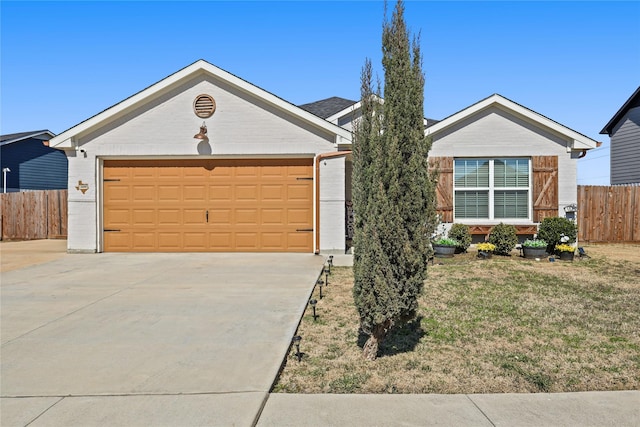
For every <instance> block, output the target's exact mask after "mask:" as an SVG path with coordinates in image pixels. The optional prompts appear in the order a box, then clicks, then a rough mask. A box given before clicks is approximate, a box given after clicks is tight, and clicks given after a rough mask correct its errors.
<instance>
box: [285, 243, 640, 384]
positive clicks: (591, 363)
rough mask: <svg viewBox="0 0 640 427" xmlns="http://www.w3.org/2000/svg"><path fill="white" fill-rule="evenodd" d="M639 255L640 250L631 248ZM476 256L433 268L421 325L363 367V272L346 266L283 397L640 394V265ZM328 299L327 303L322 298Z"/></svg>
mask: <svg viewBox="0 0 640 427" xmlns="http://www.w3.org/2000/svg"><path fill="white" fill-rule="evenodd" d="M631 249H632V250H636V251H637V250H639V249H640V248H638V247H633V248H631ZM473 255H474V254H462V255H457V256H456V257H455V258H453V259H446V260H437V262H438V263H439V264H440V265H435V266H433V267H431V266H429V274H428V280H427V281H426V282H425V287H424V292H423V295H422V297H421V299H420V309H419V312H418V316H417V318H416V319H415V320H414V321H412V322H410V323H409V324H407V325H405V326H404V327H403V328H401V329H397V330H394V331H393V332H392V333H391V334H390V335H389V336H388V337H387V339H386V340H385V341H384V342H383V343H382V345H381V349H380V357H379V358H378V359H377V360H376V361H374V362H368V361H365V360H363V358H362V357H361V351H362V348H361V347H362V345H363V343H364V341H365V340H366V336H363V335H362V334H360V333H359V329H358V326H359V325H358V316H357V313H356V310H355V308H354V306H353V298H352V294H351V289H352V286H353V275H352V270H351V269H349V268H335V269H334V270H333V274H332V276H331V278H330V283H331V284H330V286H328V287H325V289H324V290H323V292H324V293H325V297H324V298H323V299H322V300H320V299H319V301H318V305H317V312H318V315H319V318H318V320H317V321H314V320H313V318H312V316H311V315H310V310H311V309H310V308H309V309H308V310H307V313H306V314H305V316H304V317H303V319H302V322H301V324H300V327H299V330H298V333H299V334H300V335H301V336H302V337H303V341H302V344H301V350H302V351H303V352H304V357H303V359H302V361H301V362H298V360H297V358H296V357H295V355H294V352H295V351H292V352H291V353H290V355H289V357H288V358H287V360H286V361H285V366H284V368H283V370H282V372H281V374H280V376H279V378H278V380H277V382H276V384H275V386H274V391H278V392H292V393H489V392H492V393H501V392H565V391H587V390H622V389H639V388H640V279H639V272H640V269H639V268H638V267H639V266H638V264H637V263H634V262H631V261H624V260H618V259H617V258H615V257H611V256H609V257H606V256H604V255H602V256H597V252H596V251H595V250H594V254H593V255H592V258H591V259H588V260H582V261H576V262H573V263H564V262H555V263H549V262H548V261H547V262H545V261H542V262H535V261H530V260H524V259H522V258H519V257H516V256H513V257H496V256H494V258H493V259H491V260H482V261H481V260H477V259H475V257H474V256H473ZM316 297H317V296H316Z"/></svg>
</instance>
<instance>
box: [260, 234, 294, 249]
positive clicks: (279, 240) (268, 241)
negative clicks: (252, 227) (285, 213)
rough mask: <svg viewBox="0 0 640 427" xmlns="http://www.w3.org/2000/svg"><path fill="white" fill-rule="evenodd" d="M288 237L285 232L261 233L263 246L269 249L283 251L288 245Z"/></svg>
mask: <svg viewBox="0 0 640 427" xmlns="http://www.w3.org/2000/svg"><path fill="white" fill-rule="evenodd" d="M286 238H287V236H286V235H285V234H284V233H277V232H276V233H268V232H267V233H260V239H261V244H262V248H263V249H265V250H267V251H274V252H276V251H281V250H282V248H284V247H286Z"/></svg>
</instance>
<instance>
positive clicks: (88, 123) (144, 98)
mask: <svg viewBox="0 0 640 427" xmlns="http://www.w3.org/2000/svg"><path fill="white" fill-rule="evenodd" d="M200 73H206V74H210V75H212V76H214V77H215V78H217V79H220V80H223V81H225V82H227V83H229V84H231V85H233V86H236V87H237V88H238V89H240V90H242V91H244V92H247V93H250V94H252V95H254V96H256V97H258V98H262V99H263V100H264V101H266V102H268V103H270V104H272V105H274V106H275V107H277V108H279V109H281V110H283V111H285V112H288V113H290V114H292V115H294V116H297V117H299V118H301V119H302V120H304V121H306V122H308V123H310V124H312V125H314V126H316V127H318V128H320V129H323V130H326V131H328V132H330V133H333V134H335V135H336V142H335V144H338V142H339V141H340V140H342V139H346V140H349V141H351V133H350V132H348V131H347V130H345V129H342V128H341V127H339V126H338V125H334V124H332V123H329V122H327V121H326V120H323V119H321V118H320V117H317V116H316V115H314V114H311V113H309V112H307V111H305V110H303V109H301V108H299V107H297V106H295V105H293V104H291V103H289V102H287V101H285V100H283V99H281V98H278V97H277V96H275V95H273V94H271V93H269V92H267V91H265V90H263V89H260V88H259V87H257V86H255V85H253V84H251V83H249V82H247V81H245V80H242V79H241V78H239V77H236V76H234V75H233V74H231V73H228V72H226V71H224V70H222V69H220V68H218V67H216V66H214V65H212V64H210V63H208V62H207V61H204V60H202V59H201V60H198V61H196V62H194V63H193V64H191V65H189V66H187V67H185V68H183V69H182V70H180V71H178V72H176V73H174V74H172V75H170V76H169V77H166V78H164V79H162V80H161V81H159V82H158V83H155V84H153V85H151V86H149V87H148V88H146V89H144V90H142V91H140V92H138V93H137V94H135V95H133V96H131V97H129V98H127V99H125V100H124V101H121V102H120V103H118V104H116V105H114V106H112V107H110V108H108V109H106V110H104V111H103V112H101V113H99V114H97V115H95V116H93V117H91V118H90V119H88V120H85V121H84V122H82V123H80V124H78V125H76V126H74V127H72V128H71V129H68V130H66V131H64V132H62V133H61V134H59V135H58V136H56V137H55V138H53V139H52V140H51V146H52V147H54V148H61V149H65V148H69V149H70V148H74V144H75V140H76V139H77V137H78V136H79V135H81V134H83V133H86V132H87V131H90V130H92V129H94V128H96V127H98V126H101V125H102V124H104V123H107V122H109V121H111V120H114V119H116V118H118V117H120V116H122V115H124V114H126V113H127V112H129V111H131V110H133V109H135V108H136V107H138V106H139V105H142V104H144V103H146V102H149V101H150V100H153V99H154V98H156V97H158V96H160V95H162V94H163V93H165V92H166V91H168V90H170V89H171V88H172V87H174V86H176V85H177V84H179V83H180V82H182V81H184V80H186V79H189V78H193V77H195V76H197V75H198V74H200Z"/></svg>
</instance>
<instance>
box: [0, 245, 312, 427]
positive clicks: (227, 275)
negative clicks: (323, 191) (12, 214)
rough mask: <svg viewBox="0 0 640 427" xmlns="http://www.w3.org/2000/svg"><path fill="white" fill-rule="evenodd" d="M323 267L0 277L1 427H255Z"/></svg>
mask: <svg viewBox="0 0 640 427" xmlns="http://www.w3.org/2000/svg"><path fill="white" fill-rule="evenodd" d="M6 248H7V247H6V246H5V243H3V246H2V250H3V252H5V251H6ZM323 263H324V258H322V257H320V256H314V255H300V254H277V255H276V254H94V255H80V254H75V255H72V254H63V255H61V256H60V257H59V258H58V259H57V260H55V261H50V262H46V263H43V264H39V265H33V266H28V267H24V268H20V269H15V270H11V271H5V272H3V273H2V283H1V309H2V311H1V345H2V347H1V350H2V352H1V372H0V373H1V384H0V387H1V390H0V391H1V396H2V399H1V402H0V403H1V404H2V407H1V410H2V415H1V417H2V418H1V419H0V421H1V423H0V424H2V426H13V425H27V424H29V423H31V424H29V425H30V426H38V425H48V426H51V425H53V426H55V425H60V426H62V425H64V426H72V425H83V426H90V425H107V424H108V425H112V426H114V425H128V426H130V425H181V426H186V425H225V426H227V425H252V424H253V423H254V421H255V419H256V415H257V414H258V413H259V412H260V410H261V408H262V406H263V404H264V402H265V399H266V398H267V394H268V391H269V388H270V386H271V384H272V382H273V380H274V378H275V376H276V374H277V372H278V370H279V368H280V364H281V362H282V360H283V358H284V357H285V356H286V352H287V350H288V347H289V344H290V341H291V337H292V336H293V334H294V332H295V330H296V327H297V323H298V320H299V319H300V316H301V314H302V312H303V310H304V308H305V306H306V302H307V299H308V297H309V295H310V293H311V292H312V289H313V285H314V283H315V280H316V278H317V277H318V275H319V273H320V270H321V268H322V265H323Z"/></svg>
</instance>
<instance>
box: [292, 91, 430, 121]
mask: <svg viewBox="0 0 640 427" xmlns="http://www.w3.org/2000/svg"><path fill="white" fill-rule="evenodd" d="M374 96H375V95H374ZM375 97H376V98H377V99H379V101H380V102H384V100H383V99H382V98H378V97H377V96H375ZM361 106H362V101H351V100H350V99H345V98H339V97H337V96H333V97H331V98H327V99H321V100H320V101H316V102H311V103H309V104H303V105H300V108H303V109H305V110H307V111H309V112H311V113H313V114H315V115H316V116H319V117H322V118H323V119H325V120H327V121H329V122H331V123H338V120H339V119H340V118H341V117H344V116H346V115H347V114H351V113H353V112H355V111H358V110H359V109H360V107H361ZM438 121H439V120H435V119H429V118H425V119H424V126H425V127H429V126H432V125H434V124H436V123H438Z"/></svg>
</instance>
